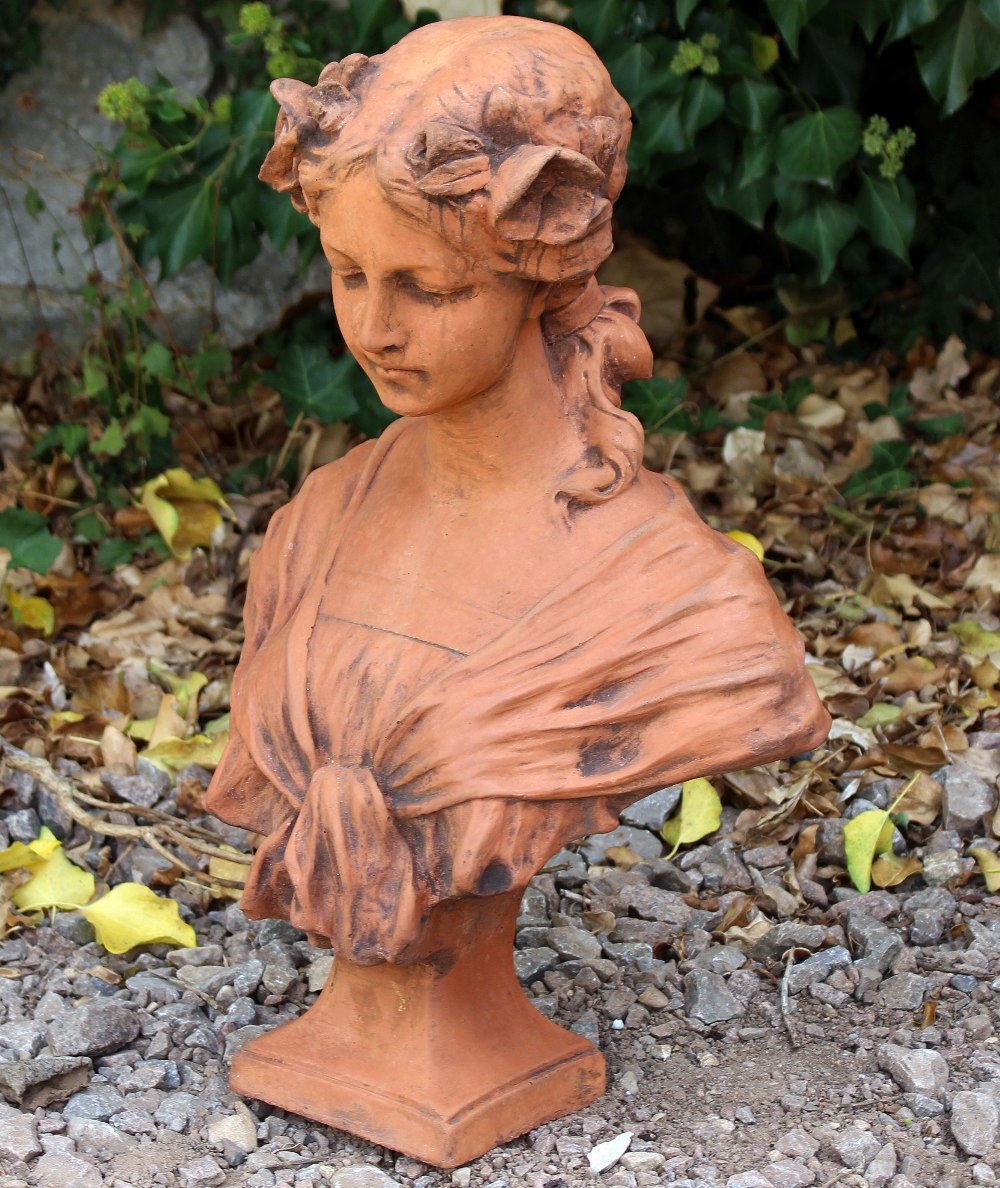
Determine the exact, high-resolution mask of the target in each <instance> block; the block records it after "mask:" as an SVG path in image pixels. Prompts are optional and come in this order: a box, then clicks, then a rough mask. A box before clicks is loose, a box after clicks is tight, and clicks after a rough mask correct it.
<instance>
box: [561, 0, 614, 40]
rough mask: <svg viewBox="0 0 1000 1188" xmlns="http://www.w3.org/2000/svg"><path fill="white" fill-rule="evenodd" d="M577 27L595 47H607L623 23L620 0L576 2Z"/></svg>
mask: <svg viewBox="0 0 1000 1188" xmlns="http://www.w3.org/2000/svg"><path fill="white" fill-rule="evenodd" d="M573 20H574V22H575V23H576V27H577V28H578V29H579V30H580V32H581V33H582V34H583V35H584V37H586V39H587V40H588V41H589V42H591V44H593V45H606V44H607V43H608V41H610V39H611V38H612V37H613V36H614V35H615V33H617V31H618V27H619V25H620V24H621V23H622V11H621V4H620V2H619V0H576V2H575V3H574V5H573Z"/></svg>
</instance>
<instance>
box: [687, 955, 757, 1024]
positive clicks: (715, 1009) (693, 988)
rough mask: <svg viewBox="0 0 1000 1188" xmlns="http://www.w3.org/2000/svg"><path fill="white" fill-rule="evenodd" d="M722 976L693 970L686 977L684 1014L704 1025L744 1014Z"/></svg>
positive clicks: (701, 970) (742, 1008) (741, 1006)
mask: <svg viewBox="0 0 1000 1188" xmlns="http://www.w3.org/2000/svg"><path fill="white" fill-rule="evenodd" d="M744 1010H745V1008H744V1007H743V1005H742V1003H740V1002H738V1001H737V1000H736V998H734V997H733V995H732V994H730V992H729V990H728V989H727V988H726V983H725V980H724V979H723V978H722V976H721V975H720V974H714V973H708V972H707V971H706V970H703V969H693V970H691V971H690V972H689V973H686V974H685V975H684V1013H685V1014H686V1015H690V1016H691V1017H692V1018H694V1019H700V1020H701V1022H702V1023H709V1024H711V1023H722V1022H724V1021H725V1020H727V1019H735V1018H737V1017H738V1016H739V1015H742V1014H743V1013H744Z"/></svg>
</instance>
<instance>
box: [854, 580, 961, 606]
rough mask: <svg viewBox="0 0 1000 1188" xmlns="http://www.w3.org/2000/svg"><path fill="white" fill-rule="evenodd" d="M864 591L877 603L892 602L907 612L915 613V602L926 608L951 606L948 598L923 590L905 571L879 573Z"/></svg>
mask: <svg viewBox="0 0 1000 1188" xmlns="http://www.w3.org/2000/svg"><path fill="white" fill-rule="evenodd" d="M865 593H866V594H867V595H868V596H869V597H870V598H871V599H872V601H873V602H875V603H878V604H883V605H884V604H885V603H894V604H895V605H896V606H901V607H902V608H903V610H904V611H906V613H907V614H915V613H916V610H917V604H918V603H919V604H920V605H921V606H925V607H927V609H928V610H946V609H947V608H948V607H950V606H951V599H950V598H941V597H939V596H938V595H937V594H932V593H931V592H930V590H925V589H924V588H923V587H922V586H918V585H917V583H916V582H915V581H914V580H913V578H911V577H910V576H909V574H906V573H893V574H888V573H880V574H877V575H876V576H875V577H874V578H873V579H872V580H871V582H870V583H869V584H868V586H867V588H866V590H865Z"/></svg>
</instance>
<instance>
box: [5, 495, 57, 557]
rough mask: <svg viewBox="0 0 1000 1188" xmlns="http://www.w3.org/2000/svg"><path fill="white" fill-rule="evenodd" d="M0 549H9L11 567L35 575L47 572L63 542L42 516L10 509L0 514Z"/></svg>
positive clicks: (36, 513) (18, 509)
mask: <svg viewBox="0 0 1000 1188" xmlns="http://www.w3.org/2000/svg"><path fill="white" fill-rule="evenodd" d="M0 548H3V549H10V563H11V565H12V566H17V565H23V566H24V567H25V569H31V570H34V572H35V573H48V572H49V570H50V569H51V567H52V563H53V562H54V561H55V559H56V557H58V556H59V553H60V550H61V549H62V541H61V540H60V539H59V537H58V536H53V535H52V533H51V532H50V531H49V522H48V520H47V519H46V518H45V516H42V515H39V514H38V512H31V511H25V510H24V508H21V507H9V508H7V510H6V511H2V512H0Z"/></svg>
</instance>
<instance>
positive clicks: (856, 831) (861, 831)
mask: <svg viewBox="0 0 1000 1188" xmlns="http://www.w3.org/2000/svg"><path fill="white" fill-rule="evenodd" d="M887 823H889V814H888V813H887V812H885V810H884V809H868V810H867V811H866V812H863V813H858V815H857V816H856V817H854V818H852V820H850V821H848V822H847V824H846V825H845V826H844V853H845V854H846V855H847V873H848V874H849V875H850V876H851V882H852V883H853V884H854V885H855V887H857V889H858V890H859V891H860V892H861V893H862V895H863V894H864V893H865V892H866V891H870V890H871V886H872V863H873V862H874V860H875V854H876V853H877V851H878V847H879V842H880V841H881V839H882V830H883V829H884V828H885V825H886V824H887ZM890 838H891V835H890Z"/></svg>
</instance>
